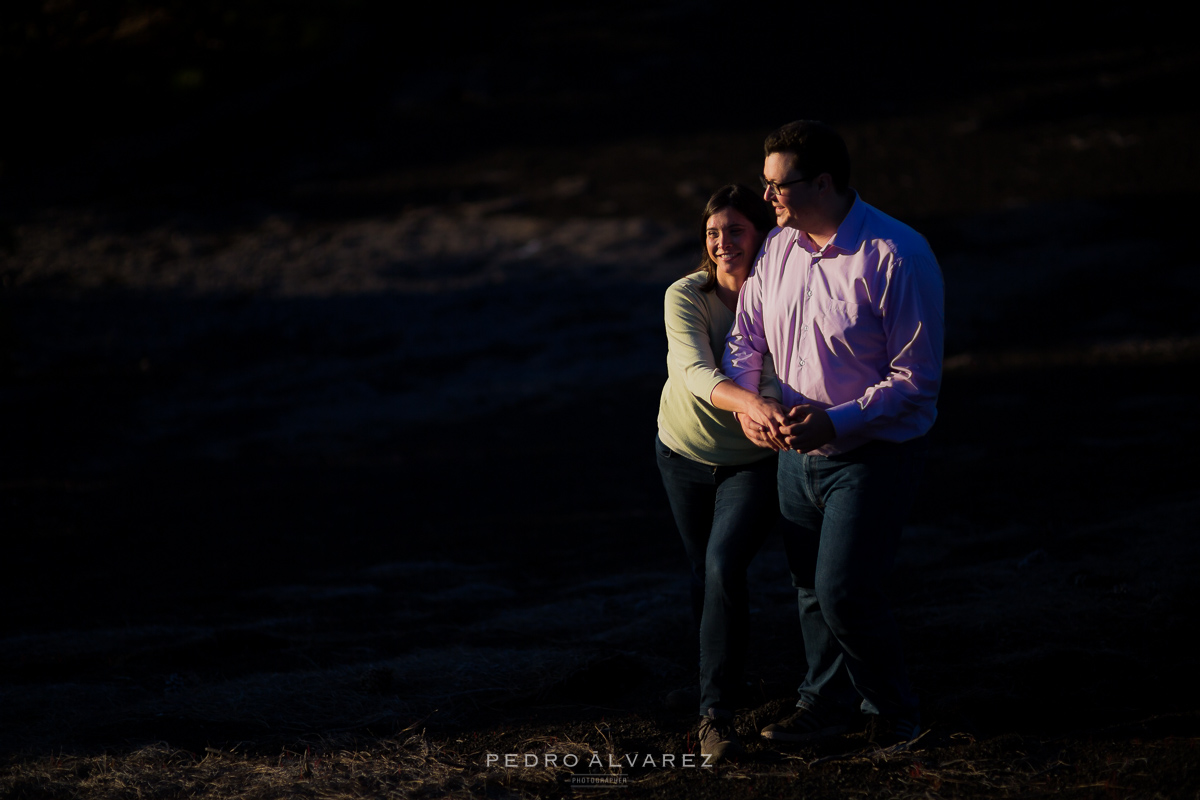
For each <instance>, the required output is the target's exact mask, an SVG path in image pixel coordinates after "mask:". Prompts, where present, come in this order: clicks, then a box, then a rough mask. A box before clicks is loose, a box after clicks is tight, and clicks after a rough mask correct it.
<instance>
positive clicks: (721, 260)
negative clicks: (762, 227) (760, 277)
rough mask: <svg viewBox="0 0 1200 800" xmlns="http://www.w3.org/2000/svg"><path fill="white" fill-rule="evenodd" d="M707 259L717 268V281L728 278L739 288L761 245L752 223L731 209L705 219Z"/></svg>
mask: <svg viewBox="0 0 1200 800" xmlns="http://www.w3.org/2000/svg"><path fill="white" fill-rule="evenodd" d="M704 227H705V233H704V241H705V245H706V246H707V247H708V257H709V258H711V259H712V260H713V263H714V264H716V265H717V280H718V282H721V281H720V278H721V276H722V275H729V276H731V277H733V278H734V279H735V280H736V283H737V286H736V288H738V289H740V288H742V283H744V282H745V280H746V278H747V276H749V274H750V267H751V266H753V264H754V257H755V256H756V255H758V248H759V247H761V246H762V240H763V237H762V235H761V234H760V233H759V232H758V231H757V230H755V228H754V224H753V223H752V222H750V220H748V219H746V217H745V216H743V215H742V213H741V212H740V211H738V210H737V209H735V208H728V207H727V208H723V209H721V210H720V211H718V212H717V213H715V214H713V215H712V216H711V217H709V218H708V223H707V224H706V225H705V226H704Z"/></svg>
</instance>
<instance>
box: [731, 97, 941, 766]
mask: <svg viewBox="0 0 1200 800" xmlns="http://www.w3.org/2000/svg"><path fill="white" fill-rule="evenodd" d="M764 149H765V151H766V161H765V163H764V166H763V176H762V181H763V188H764V192H765V197H766V199H767V200H768V201H769V202H770V203H771V205H772V206H774V208H775V216H776V221H777V223H778V224H779V226H780V228H779V229H778V230H776V231H773V232H772V234H771V235H770V236H769V237H768V239H767V242H766V244H765V245H764V249H763V252H762V255H761V256H760V259H759V261H758V263H757V264H756V266H755V269H754V272H753V273H752V274H751V276H750V278H749V279H748V280H747V281H746V284H745V286H744V288H743V290H742V293H741V296H740V298H739V301H738V310H737V318H736V321H735V322H734V326H733V329H732V330H731V331H730V333H729V337H728V342H727V345H728V346H727V349H726V353H725V359H724V371H725V373H726V375H728V376H729V377H730V378H732V379H733V380H734V381H736V382H737V383H738V385H740V386H742V387H743V388H745V389H747V390H749V391H756V390H757V388H758V379H759V372H760V369H761V364H762V358H763V356H764V355H765V354H767V353H770V354H771V355H772V356H773V357H774V361H775V369H776V372H777V374H778V376H779V380H780V383H781V389H782V392H783V406H784V408H786V409H787V410H788V411H787V424H782V425H778V429H777V430H776V429H775V427H776V426H774V425H772V426H766V427H760V425H759V424H756V423H755V422H753V421H752V420H750V419H749V418H747V417H746V416H745V415H742V417H741V420H742V424H743V429H744V430H745V432H746V435H747V436H748V437H750V438H751V439H754V440H756V441H758V442H760V443H762V442H764V441H773V442H774V443H775V446H778V445H779V443H782V444H783V447H784V449H783V451H782V452H781V453H780V458H779V473H778V474H779V504H780V511H781V512H782V514H783V516H784V518H785V519H786V520H787V521H788V522H790V523H792V524H791V525H790V526H788V531H787V533H786V534H785V539H784V542H785V546H786V550H787V555H788V564H789V567H790V569H791V572H792V580H793V583H794V585H795V587H796V592H797V596H798V602H799V608H800V626H801V631H802V634H803V637H804V650H805V656H806V659H807V661H808V670H807V673H806V675H805V677H804V682H803V683H802V684H801V685H800V688H799V693H800V698H799V701H798V702H797V705H796V711H795V712H794V713H793V714H791V715H790V716H788V717H787V718H786V719H783V720H780V721H779V722H777V723H774V724H772V725H768V726H766V727H765V728H764V729H763V730H762V735H763V736H764V737H766V738H768V739H774V740H778V741H804V740H807V739H812V738H817V737H820V736H825V735H832V734H835V733H841V732H844V731H846V730H848V729H850V727H851V726H852V724H853V722H854V720H855V719H861V716H860V714H859V712H860V711H861V712H864V713H866V714H868V715H869V716H868V717H867V729H868V734H869V737H870V740H871V741H872V742H874V743H876V744H878V745H880V746H888V745H892V744H896V743H899V742H903V741H907V740H910V739H912V738H914V737H916V736H917V735H918V733H919V731H920V715H919V712H918V704H917V698H916V695H915V694H914V693H913V691H912V689H911V687H910V686H909V683H908V677H907V673H906V670H905V667H904V661H903V656H902V654H901V646H900V637H899V632H898V630H897V627H896V625H895V622H894V621H893V619H892V616H891V613H890V611H889V609H888V605H887V602H886V599H885V597H884V595H883V584H884V582H885V579H886V578H887V576H888V574H889V573H890V572H891V570H892V568H893V566H894V562H895V555H896V548H897V545H898V543H899V539H900V528H901V525H902V524H903V522H904V517H905V515H906V514H907V511H908V508H909V506H910V505H911V499H912V496H913V493H914V490H915V488H916V482H917V477H918V475H919V472H920V468H921V465H922V463H923V460H924V449H925V440H924V435H925V433H926V432H927V431H928V430H929V429H930V427H931V426H932V425H933V422H934V419H935V417H936V416H937V410H936V403H937V395H938V388H939V384H940V382H941V368H942V340H943V328H944V324H943V287H942V276H941V270H940V269H939V267H938V264H937V261H936V259H935V258H934V256H933V253H932V251H931V250H930V249H929V244H928V243H927V242H926V241H925V239H924V238H923V237H922V236H921V235H920V234H918V233H917V232H916V231H914V230H913V229H912V228H909V227H908V226H907V225H904V224H903V223H901V222H898V221H896V220H894V219H892V218H891V217H888V216H887V215H885V214H883V213H882V212H880V211H878V210H877V209H875V208H872V207H871V206H869V205H867V204H866V203H864V202H863V201H862V199H861V198H859V197H858V195H857V193H856V192H855V191H854V190H853V189H851V188H850V186H849V178H850V157H849V154H848V153H847V150H846V145H845V143H844V142H843V140H842V138H841V137H840V136H839V135H838V134H837V133H836V132H835V131H833V129H831V128H829V127H828V126H826V125H824V124H823V123H820V122H814V121H809V120H801V121H797V122H792V123H789V124H788V125H785V126H783V127H782V128H780V129H779V130H778V131H776V132H774V133H772V134H771V135H770V136H768V137H767V140H766V144H765V148H764Z"/></svg>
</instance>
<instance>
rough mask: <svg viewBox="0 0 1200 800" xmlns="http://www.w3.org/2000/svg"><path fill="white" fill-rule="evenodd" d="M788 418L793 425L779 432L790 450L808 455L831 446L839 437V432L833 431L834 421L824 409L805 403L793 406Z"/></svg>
mask: <svg viewBox="0 0 1200 800" xmlns="http://www.w3.org/2000/svg"><path fill="white" fill-rule="evenodd" d="M787 416H788V420H789V421H790V422H791V424H789V425H784V426H783V427H782V428H780V429H779V432H780V435H781V436H782V437H783V444H784V447H785V448H786V449H788V450H799V451H800V452H801V453H807V452H809V451H810V450H816V449H817V448H818V447H822V446H824V445H827V444H829V443H830V442H831V441H833V438H834V437H835V436H836V435H837V431H835V430H834V429H833V421H832V420H830V419H829V415H828V414H826V413H825V409H823V408H817V407H816V406H810V405H808V404H807V403H805V404H802V405H798V406H793V407H792V409H791V410H790V411H788V413H787Z"/></svg>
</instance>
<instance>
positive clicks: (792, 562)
mask: <svg viewBox="0 0 1200 800" xmlns="http://www.w3.org/2000/svg"><path fill="white" fill-rule="evenodd" d="M925 450H926V442H925V439H924V438H921V439H916V440H913V441H911V442H905V443H903V444H891V443H887V442H881V441H875V442H870V443H868V444H865V445H863V446H861V447H858V448H856V449H854V450H852V451H850V452H849V453H844V454H841V455H838V456H831V457H825V456H810V455H804V454H802V453H796V452H784V453H781V454H780V457H779V508H780V511H781V513H782V514H783V517H784V519H785V520H786V521H787V522H788V523H790V524H785V525H784V531H783V540H784V547H785V549H786V552H787V556H788V566H789V568H790V569H791V572H792V584H793V585H794V586H795V587H796V595H797V599H798V603H799V606H800V630H801V634H802V635H803V636H804V653H805V658H806V660H807V661H808V672H807V674H806V675H805V677H804V682H803V683H802V684H801V685H800V701H799V703H797V705H800V706H807V707H810V708H815V707H818V706H820V707H827V706H833V707H836V708H840V709H841V710H843V711H851V710H853V709H855V708H860V709H861V710H862V711H864V712H866V713H868V714H889V715H890V714H895V715H899V716H902V717H905V718H907V719H911V720H912V721H913V722H919V713H918V703H917V697H916V694H915V693H914V692H913V690H912V688H911V686H910V685H909V682H908V676H907V672H906V670H905V667H904V657H903V654H902V652H901V646H900V632H899V630H898V628H897V627H896V623H895V620H893V618H892V614H891V611H890V610H889V607H888V603H887V598H886V597H885V596H884V583H885V582H886V580H887V577H888V575H889V574H890V573H891V571H892V569H893V567H894V566H895V561H896V549H897V547H898V545H899V543H900V529H901V526H902V525H903V523H904V519H905V517H906V516H907V514H908V511H909V508H910V507H911V505H912V499H913V495H914V493H915V490H916V487H917V484H918V482H919V480H920V472H921V468H922V466H923V465H924V461H925Z"/></svg>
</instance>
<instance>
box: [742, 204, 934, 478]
mask: <svg viewBox="0 0 1200 800" xmlns="http://www.w3.org/2000/svg"><path fill="white" fill-rule="evenodd" d="M943 294H944V291H943V285H942V272H941V269H940V268H939V267H938V263H937V259H935V258H934V256H933V252H932V251H931V250H930V249H929V243H928V242H926V241H925V237H923V236H921V234H919V233H917V232H916V231H914V230H913V229H912V228H910V227H908V226H907V225H905V224H904V223H902V222H899V221H897V220H895V219H892V218H891V217H889V216H887V215H886V214H884V213H882V212H881V211H879V210H878V209H876V208H874V207H872V206H870V205H867V204H866V203H864V202H863V201H862V199H861V198H859V197H858V196H857V195H856V196H855V198H854V204H853V205H852V206H851V208H850V211H849V213H847V214H846V218H845V219H844V220H842V223H841V225H839V226H838V229H837V233H836V234H834V236H833V238H832V239H830V240H829V241H828V242H826V244H825V246H824V247H822V248H817V247H816V245H815V243H814V242H813V241H812V239H810V238H809V237H808V235H807V234H805V233H803V232H801V231H798V230H796V229H794V228H776V229H775V230H773V231H772V232H771V233H770V234H769V235H768V237H767V240H766V242H765V243H764V244H763V250H762V252H761V253H760V254H759V258H758V262H757V263H756V264H755V266H754V270H753V272H752V273H751V274H750V277H749V278H748V279H747V280H746V284H745V286H744V287H743V288H742V292H741V295H740V296H739V298H738V309H737V317H736V319H735V321H734V324H733V328H732V329H731V330H730V332H729V336H728V338H727V340H726V345H727V346H726V349H725V358H724V371H725V374H726V375H728V376H729V377H730V378H732V379H733V380H735V381H736V382H737V384H738V385H739V386H741V387H742V388H744V389H748V390H749V391H752V392H753V391H757V390H758V380H759V372H760V371H761V368H762V357H763V354H764V353H770V354H771V355H772V356H773V357H774V360H775V370H776V372H777V374H778V376H779V381H780V384H781V388H782V390H783V405H784V407H785V408H790V407H791V406H794V405H797V404H799V403H810V404H812V405H815V406H820V407H821V408H825V409H827V411H828V413H829V418H830V420H831V421H832V422H833V427H834V430H835V431H836V432H837V437H836V438H835V439H834V440H833V441H832V442H830V443H829V444H827V445H825V446H824V447H822V448H820V449H819V450H815V451H813V452H814V453H816V454H819V455H835V454H838V453H844V452H846V451H848V450H851V449H853V448H855V447H858V446H859V445H861V444H864V443H865V442H868V441H870V440H872V439H883V440H884V441H888V442H903V441H907V440H909V439H913V438H915V437H917V436H921V435H922V434H924V433H926V432H927V431H928V430H929V429H930V427H932V426H933V422H934V419H936V417H937V396H938V387H939V386H940V384H941V376H942V342H943V339H944V327H945V325H944V319H943Z"/></svg>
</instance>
